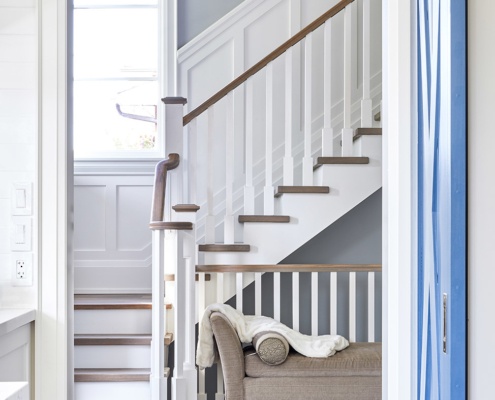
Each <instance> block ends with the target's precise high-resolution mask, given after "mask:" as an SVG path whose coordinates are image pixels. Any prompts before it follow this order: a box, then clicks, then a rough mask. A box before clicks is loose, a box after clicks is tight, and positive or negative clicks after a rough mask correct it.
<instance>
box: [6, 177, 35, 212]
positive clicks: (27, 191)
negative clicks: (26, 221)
mask: <svg viewBox="0 0 495 400" xmlns="http://www.w3.org/2000/svg"><path fill="white" fill-rule="evenodd" d="M11 214H12V215H32V214H33V185H32V183H31V182H16V183H14V184H13V185H12V195H11Z"/></svg>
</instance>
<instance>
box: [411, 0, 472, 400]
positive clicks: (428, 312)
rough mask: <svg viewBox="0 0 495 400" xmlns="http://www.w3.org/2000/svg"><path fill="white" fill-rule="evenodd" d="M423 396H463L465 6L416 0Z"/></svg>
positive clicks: (449, 0) (448, 399)
mask: <svg viewBox="0 0 495 400" xmlns="http://www.w3.org/2000/svg"><path fill="white" fill-rule="evenodd" d="M417 6H418V8H417V16H418V18H417V20H418V36H417V38H418V43H417V44H418V46H417V47H418V100H419V101H418V115H419V119H418V121H419V123H418V128H419V138H418V253H419V254H418V328H419V329H418V394H419V399H420V400H437V399H442V400H444V399H445V400H457V399H465V398H466V111H467V110H466V4H465V0H464V1H458V0H418V3H417Z"/></svg>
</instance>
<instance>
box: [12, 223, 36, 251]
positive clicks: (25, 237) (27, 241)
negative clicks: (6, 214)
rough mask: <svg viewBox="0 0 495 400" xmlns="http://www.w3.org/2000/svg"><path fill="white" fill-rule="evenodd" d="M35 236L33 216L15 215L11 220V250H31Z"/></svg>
mask: <svg viewBox="0 0 495 400" xmlns="http://www.w3.org/2000/svg"><path fill="white" fill-rule="evenodd" d="M32 237H33V228H32V218H31V217H21V216H14V217H12V218H11V222H10V250H12V251H31V244H32V240H33V239H32Z"/></svg>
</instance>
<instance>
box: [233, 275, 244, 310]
mask: <svg viewBox="0 0 495 400" xmlns="http://www.w3.org/2000/svg"><path fill="white" fill-rule="evenodd" d="M243 284H244V279H243V275H242V272H238V273H236V274H235V298H236V303H235V304H236V309H238V310H239V311H241V312H242V309H243V298H244V296H243V288H244V286H243Z"/></svg>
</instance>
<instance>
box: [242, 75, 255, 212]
mask: <svg viewBox="0 0 495 400" xmlns="http://www.w3.org/2000/svg"><path fill="white" fill-rule="evenodd" d="M253 91H254V88H253V80H252V79H248V80H247V82H246V154H245V157H246V167H245V168H246V185H245V186H244V214H246V215H254V185H253V136H254V127H253V121H254V94H253Z"/></svg>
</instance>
